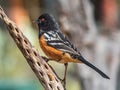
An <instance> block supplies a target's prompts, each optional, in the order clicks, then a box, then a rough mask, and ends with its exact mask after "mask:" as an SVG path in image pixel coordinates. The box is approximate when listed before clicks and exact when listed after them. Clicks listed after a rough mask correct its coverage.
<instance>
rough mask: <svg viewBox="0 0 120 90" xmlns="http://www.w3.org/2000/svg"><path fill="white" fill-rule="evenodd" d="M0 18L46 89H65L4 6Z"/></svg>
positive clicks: (0, 9)
mask: <svg viewBox="0 0 120 90" xmlns="http://www.w3.org/2000/svg"><path fill="white" fill-rule="evenodd" d="M0 18H1V19H2V20H3V21H4V22H5V24H6V26H7V27H8V31H9V33H10V35H11V37H12V38H13V39H14V41H15V43H16V44H17V46H18V48H19V49H20V51H21V52H22V54H23V56H24V57H25V58H26V60H27V62H28V64H29V65H30V67H31V69H32V70H33V71H34V73H35V74H36V76H37V77H38V79H39V81H40V82H41V84H42V85H43V87H44V88H45V90H64V88H63V85H62V83H61V81H60V80H59V78H58V77H57V76H56V74H55V73H54V72H53V70H52V69H51V67H50V66H49V64H48V63H46V62H45V60H43V59H42V57H41V56H40V55H39V53H38V51H37V50H36V49H35V48H34V47H33V46H32V45H31V43H30V42H29V40H28V39H27V38H26V37H25V36H24V35H23V33H22V32H21V30H20V29H19V28H18V27H17V26H16V25H15V23H14V22H12V21H11V20H10V19H9V18H8V17H7V16H6V14H5V13H4V11H3V9H2V7H0Z"/></svg>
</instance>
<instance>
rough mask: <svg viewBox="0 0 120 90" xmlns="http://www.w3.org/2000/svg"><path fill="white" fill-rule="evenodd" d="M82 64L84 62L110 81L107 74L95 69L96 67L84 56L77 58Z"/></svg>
mask: <svg viewBox="0 0 120 90" xmlns="http://www.w3.org/2000/svg"><path fill="white" fill-rule="evenodd" d="M77 58H78V59H79V60H80V61H81V62H83V63H84V64H86V65H88V66H89V67H91V68H92V69H94V70H95V71H96V72H98V73H99V74H100V75H101V76H102V77H104V78H106V79H110V78H109V77H108V76H107V75H106V74H105V73H103V72H102V71H101V70H99V69H98V68H97V67H95V66H94V65H92V64H91V63H89V62H88V61H87V60H85V59H84V58H83V57H82V56H80V55H78V57H77Z"/></svg>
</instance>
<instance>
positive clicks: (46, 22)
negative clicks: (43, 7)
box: [36, 13, 58, 32]
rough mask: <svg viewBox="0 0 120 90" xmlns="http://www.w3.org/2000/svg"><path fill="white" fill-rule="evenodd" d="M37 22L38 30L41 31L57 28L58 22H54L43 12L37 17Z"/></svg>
mask: <svg viewBox="0 0 120 90" xmlns="http://www.w3.org/2000/svg"><path fill="white" fill-rule="evenodd" d="M36 22H37V24H38V27H39V29H40V30H43V31H45V32H46V31H50V30H57V29H58V24H57V23H56V21H55V19H54V18H53V17H52V16H51V15H49V14H47V13H45V14H42V15H41V16H40V17H39V18H38V19H37V21H36Z"/></svg>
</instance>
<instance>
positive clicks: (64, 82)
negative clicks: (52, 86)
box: [62, 63, 68, 87]
mask: <svg viewBox="0 0 120 90" xmlns="http://www.w3.org/2000/svg"><path fill="white" fill-rule="evenodd" d="M64 65H65V73H64V78H63V80H62V82H63V84H64V87H65V86H66V75H67V67H68V63H65V64H64Z"/></svg>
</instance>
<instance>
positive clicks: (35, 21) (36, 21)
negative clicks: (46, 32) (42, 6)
mask: <svg viewBox="0 0 120 90" xmlns="http://www.w3.org/2000/svg"><path fill="white" fill-rule="evenodd" d="M33 22H34V23H37V24H39V23H41V22H40V21H39V20H34V21H33Z"/></svg>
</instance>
